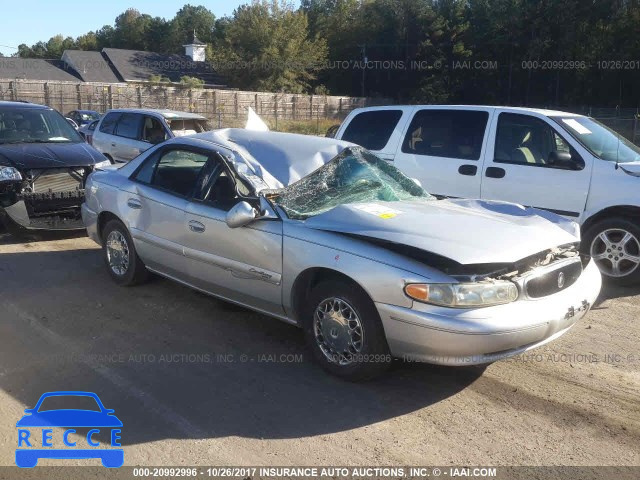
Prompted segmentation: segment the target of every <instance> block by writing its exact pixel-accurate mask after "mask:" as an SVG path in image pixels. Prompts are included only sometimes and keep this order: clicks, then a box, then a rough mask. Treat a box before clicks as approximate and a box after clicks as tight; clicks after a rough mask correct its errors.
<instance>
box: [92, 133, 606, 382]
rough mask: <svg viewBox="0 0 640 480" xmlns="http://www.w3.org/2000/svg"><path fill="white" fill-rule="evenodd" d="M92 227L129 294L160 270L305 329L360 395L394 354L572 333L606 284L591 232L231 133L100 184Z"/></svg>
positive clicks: (107, 173)
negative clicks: (587, 236) (586, 242)
mask: <svg viewBox="0 0 640 480" xmlns="http://www.w3.org/2000/svg"><path fill="white" fill-rule="evenodd" d="M83 219H84V221H85V224H86V226H87V230H88V233H89V236H90V237H91V238H92V239H94V240H95V241H96V242H98V243H99V244H100V245H102V249H103V256H104V261H105V264H106V266H107V269H108V272H109V274H110V275H111V277H112V278H113V280H115V282H117V283H118V284H120V285H134V284H138V283H140V282H143V281H144V280H145V279H146V278H147V276H148V272H149V271H151V272H154V273H157V274H159V275H162V276H165V277H167V278H169V279H172V280H175V281H178V282H180V283H182V284H185V285H187V286H190V287H192V288H195V289H197V290H199V291H202V292H205V293H208V294H211V295H213V296H216V297H219V298H222V299H224V300H227V301H230V302H234V303H237V304H241V305H244V306H246V307H249V308H252V309H254V310H256V311H259V312H262V313H264V314H267V315H270V316H273V317H276V318H279V319H281V320H284V321H286V322H289V323H291V324H294V325H297V326H299V327H301V328H303V329H304V333H305V337H306V339H307V342H308V344H309V346H310V348H311V350H312V351H313V353H314V356H315V358H316V359H317V361H318V362H319V363H320V364H321V365H322V366H323V367H324V368H325V369H326V370H328V371H329V372H331V373H333V374H336V375H338V376H341V377H343V378H347V379H350V380H359V379H364V378H370V377H372V376H374V375H376V374H379V373H380V372H382V371H383V370H384V369H385V368H386V367H387V366H388V365H389V364H390V362H391V359H392V358H393V357H400V358H405V359H412V360H417V361H424V362H431V363H437V364H443V365H454V366H455V365H470V364H483V363H490V362H493V361H496V360H499V359H503V358H507V357H510V356H513V355H517V354H520V353H522V352H525V351H527V350H529V349H532V348H535V347H538V346H540V345H543V344H545V343H547V342H549V341H552V340H554V339H556V338H558V337H560V336H561V335H563V334H564V333H566V332H567V331H568V330H569V329H570V328H571V327H572V326H573V325H574V324H575V323H576V321H578V320H579V319H581V318H582V317H583V316H584V315H585V314H586V313H587V312H588V311H589V309H590V307H591V306H592V304H593V302H594V301H595V300H596V298H597V296H598V293H599V291H600V287H601V277H600V273H599V271H598V268H597V266H596V265H595V264H594V262H593V261H591V260H590V259H589V258H588V257H585V256H581V255H580V254H579V244H580V233H579V227H578V225H577V224H576V223H575V222H571V221H569V220H566V219H564V218H562V217H559V216H557V215H554V214H552V213H548V212H543V211H537V210H534V209H530V208H524V207H522V206H519V205H515V204H510V203H504V202H494V201H477V200H454V199H444V200H439V199H437V198H435V197H434V196H432V195H430V194H429V193H427V192H426V191H424V190H423V189H422V187H420V186H419V185H418V184H417V182H415V181H413V180H412V179H410V178H408V177H406V176H405V175H404V174H402V173H401V172H400V171H398V170H397V169H396V168H395V167H393V166H392V165H390V164H388V163H387V162H385V161H383V160H381V159H379V158H378V157H376V156H375V155H373V154H372V153H370V152H368V151H367V150H365V149H363V148H361V147H358V146H356V145H353V144H350V143H347V142H343V141H338V140H333V139H328V138H319V137H308V136H301V135H294V134H285V133H276V132H255V131H248V130H242V129H226V130H219V131H214V132H206V133H202V134H199V135H194V136H191V137H183V138H176V139H172V140H169V141H167V142H164V143H163V144H161V145H157V146H155V147H153V148H151V149H149V150H148V151H147V152H145V153H144V154H142V155H141V156H140V157H138V158H136V159H134V160H133V161H132V162H130V163H129V164H127V165H124V166H121V167H118V168H116V167H115V166H113V167H110V168H107V169H105V170H104V171H98V172H95V173H93V174H92V175H91V176H90V177H89V179H88V181H87V197H86V203H85V204H84V205H83Z"/></svg>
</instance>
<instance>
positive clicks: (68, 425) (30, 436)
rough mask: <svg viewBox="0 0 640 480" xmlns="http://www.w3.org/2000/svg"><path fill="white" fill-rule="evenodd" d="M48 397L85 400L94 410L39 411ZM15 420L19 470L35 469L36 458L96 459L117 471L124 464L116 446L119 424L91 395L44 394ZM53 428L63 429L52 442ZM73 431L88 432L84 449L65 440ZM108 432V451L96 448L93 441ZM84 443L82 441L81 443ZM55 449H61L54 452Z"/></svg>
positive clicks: (74, 393) (67, 439)
mask: <svg viewBox="0 0 640 480" xmlns="http://www.w3.org/2000/svg"><path fill="white" fill-rule="evenodd" d="M52 397H63V400H64V397H76V399H77V397H89V398H90V399H91V398H92V399H93V400H95V403H96V404H97V407H98V408H97V409H96V410H84V409H60V408H58V409H54V410H46V409H43V408H42V403H43V402H44V401H45V400H46V399H48V398H52ZM24 412H25V415H24V416H23V417H22V418H21V419H20V420H18V423H16V427H18V448H17V449H16V465H17V466H18V467H21V468H32V467H35V466H36V465H37V463H38V460H39V459H40V458H54V459H56V458H57V459H85V458H99V459H100V460H101V461H102V465H104V466H105V467H107V468H117V467H121V466H122V464H123V463H124V450H123V449H122V448H117V447H121V445H120V441H119V440H120V433H121V428H122V422H121V421H120V420H119V419H118V417H116V416H115V415H114V414H113V413H114V410H110V409H107V408H105V407H104V405H103V404H102V402H101V401H100V398H99V397H98V395H96V394H95V393H91V392H48V393H45V394H43V395H42V396H41V397H40V400H38V403H37V404H36V406H35V407H33V408H28V409H26V410H25V411H24ZM53 427H62V428H64V429H65V430H64V433H63V434H62V435H59V436H57V437H56V438H54V434H53ZM75 428H83V429H86V428H90V430H89V431H88V432H87V434H86V445H87V447H88V448H82V447H83V446H84V445H81V446H80V447H78V446H77V444H78V443H80V441H76V442H72V441H71V439H70V438H69V436H70V435H71V434H74V433H77V431H76V430H75ZM101 432H102V433H107V432H109V438H110V440H111V442H110V445H109V446H110V448H98V447H101V446H102V445H101V444H100V442H98V441H97V439H95V438H94V437H95V436H97V435H98V434H100V433H101ZM82 443H84V440H83V442H82ZM58 446H60V447H63V446H64V448H57V447H58Z"/></svg>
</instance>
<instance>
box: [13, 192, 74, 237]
mask: <svg viewBox="0 0 640 480" xmlns="http://www.w3.org/2000/svg"><path fill="white" fill-rule="evenodd" d="M74 193H75V194H74V196H71V195H68V196H62V194H49V195H48V196H45V195H35V194H31V195H30V196H28V198H20V199H19V200H18V201H17V202H15V203H14V204H13V205H10V206H6V207H4V208H3V215H4V216H5V218H7V219H8V220H10V221H11V222H13V223H15V224H16V225H18V226H20V227H22V228H24V229H26V230H82V229H83V228H84V225H83V224H82V218H81V216H80V203H82V200H83V198H84V192H74ZM21 197H22V196H21ZM34 207H38V209H36V208H34Z"/></svg>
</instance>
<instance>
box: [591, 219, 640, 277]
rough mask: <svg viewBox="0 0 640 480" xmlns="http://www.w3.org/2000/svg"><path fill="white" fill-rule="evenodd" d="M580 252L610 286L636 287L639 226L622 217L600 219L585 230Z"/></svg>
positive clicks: (639, 272) (639, 263)
mask: <svg viewBox="0 0 640 480" xmlns="http://www.w3.org/2000/svg"><path fill="white" fill-rule="evenodd" d="M582 253H583V254H585V255H589V256H590V257H591V258H592V259H593V260H594V261H595V262H596V265H598V268H600V272H601V273H602V275H603V276H604V277H605V278H606V279H607V280H608V281H609V282H611V283H614V284H616V285H621V286H630V285H637V284H640V226H639V225H638V224H637V223H635V222H633V221H631V220H628V219H626V218H623V217H613V218H608V219H606V220H602V221H599V222H597V223H596V224H594V225H592V226H591V227H589V229H587V231H586V232H585V233H584V235H583V239H582Z"/></svg>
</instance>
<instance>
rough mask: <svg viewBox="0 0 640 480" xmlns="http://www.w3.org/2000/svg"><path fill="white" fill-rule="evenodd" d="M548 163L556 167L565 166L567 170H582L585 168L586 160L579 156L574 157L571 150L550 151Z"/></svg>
mask: <svg viewBox="0 0 640 480" xmlns="http://www.w3.org/2000/svg"><path fill="white" fill-rule="evenodd" d="M547 163H548V164H549V165H552V166H554V167H558V168H564V169H566V170H582V169H583V168H584V160H582V158H580V156H578V157H577V158H573V156H572V155H571V153H570V152H559V151H555V150H554V151H552V152H550V153H549V158H548V159H547Z"/></svg>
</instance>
